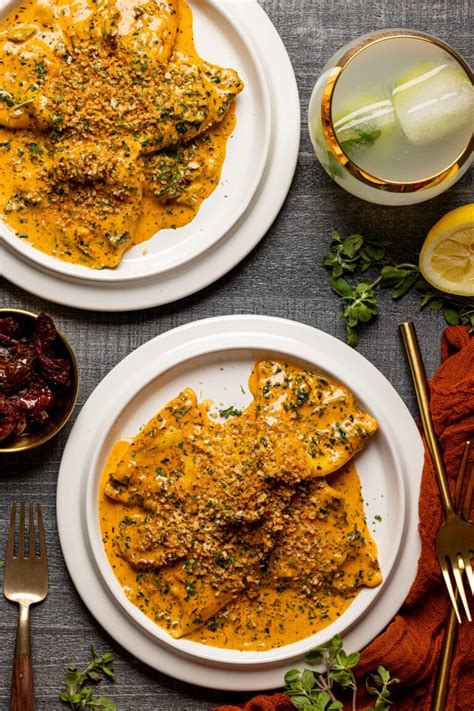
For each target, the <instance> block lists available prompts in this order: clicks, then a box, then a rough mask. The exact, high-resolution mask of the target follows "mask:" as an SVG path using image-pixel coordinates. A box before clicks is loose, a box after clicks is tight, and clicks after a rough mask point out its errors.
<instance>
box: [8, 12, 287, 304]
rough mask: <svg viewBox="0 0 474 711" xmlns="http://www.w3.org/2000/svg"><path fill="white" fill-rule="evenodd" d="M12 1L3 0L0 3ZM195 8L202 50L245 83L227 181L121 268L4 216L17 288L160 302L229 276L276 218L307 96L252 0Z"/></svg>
mask: <svg viewBox="0 0 474 711" xmlns="http://www.w3.org/2000/svg"><path fill="white" fill-rule="evenodd" d="M6 4H7V3H6V2H5V0H3V4H2V0H0V8H1V7H2V6H6ZM8 4H9V5H10V4H11V3H8ZM191 5H192V8H193V11H194V15H195V28H196V32H195V34H196V42H197V46H198V49H199V50H200V51H201V52H202V54H203V56H204V57H206V58H209V59H210V60H213V61H215V62H218V63H221V64H227V65H229V66H235V67H236V68H237V69H238V71H239V72H240V73H241V75H242V78H243V79H244V82H245V83H246V88H245V90H244V92H243V93H242V94H241V95H240V96H239V97H238V99H237V116H238V121H237V127H236V130H235V132H234V134H233V136H232V137H231V138H230V139H229V142H228V154H227V158H226V161H225V163H224V169H223V174H222V181H221V185H220V186H219V187H218V188H217V189H216V191H215V192H214V193H213V194H212V195H211V196H210V197H209V199H208V200H206V201H205V202H204V204H203V206H202V207H201V210H200V212H199V213H198V215H197V217H196V218H195V220H193V222H191V223H190V224H189V225H187V226H185V227H183V228H181V229H179V230H176V231H175V230H164V231H161V232H160V233H158V234H157V235H156V236H155V237H154V238H152V239H151V240H148V241H147V242H144V243H142V244H141V245H137V246H136V247H134V248H133V249H132V250H130V251H129V252H127V253H126V255H125V257H124V259H123V261H122V263H121V264H120V266H119V267H118V268H117V269H115V270H101V271H96V270H90V269H87V268H86V267H80V266H78V265H71V264H67V263H64V262H61V261H60V260H56V259H54V258H52V257H50V256H48V255H45V254H44V253H42V252H40V251H39V250H36V249H34V248H33V247H32V246H31V245H29V244H28V243H25V242H23V241H22V240H18V239H17V238H16V237H15V236H14V235H12V234H11V232H10V231H9V229H8V228H7V227H6V226H5V225H4V224H3V223H0V235H1V236H2V237H3V244H4V248H3V255H1V256H2V259H1V262H2V271H3V273H4V275H5V276H6V277H7V278H8V279H10V280H11V281H13V282H14V283H16V284H17V285H19V286H22V287H25V286H26V288H27V289H28V290H29V291H32V292H33V293H36V294H38V295H39V296H43V297H46V298H48V299H51V300H53V301H57V302H59V303H63V304H66V305H69V306H76V307H78V308H85V309H97V308H100V309H101V310H106V311H124V310H134V309H140V308H147V307H150V306H156V305H158V304H162V303H167V302H169V301H174V300H176V299H178V298H181V297H183V296H186V295H188V294H190V293H193V292H194V291H197V290H199V289H200V288H202V287H204V286H206V285H207V284H209V283H210V282H212V281H214V280H215V279H217V278H219V277H220V276H222V274H224V273H225V272H227V271H228V270H229V269H231V268H232V267H233V266H235V264H237V263H238V262H239V261H240V260H241V259H242V258H243V257H244V256H245V255H246V254H247V253H248V252H249V251H250V250H251V249H252V248H253V247H254V246H255V245H256V244H257V242H258V241H259V240H260V239H261V238H262V237H263V235H264V234H265V232H266V230H267V229H268V227H269V226H270V224H271V223H272V221H273V220H274V219H275V217H276V215H277V213H278V211H279V209H280V207H281V204H282V203H283V200H284V199H285V197H286V194H287V192H288V189H289V186H290V183H291V179H292V177H293V173H294V169H295V165H296V159H297V155H298V147H299V131H300V126H299V120H300V115H299V100H298V93H297V89H296V82H295V78H294V73H293V70H292V67H291V64H290V61H289V59H288V55H287V54H286V50H285V49H284V47H283V45H282V43H281V40H280V38H279V37H278V34H277V33H276V31H275V29H274V27H273V25H272V24H271V22H270V20H269V19H268V17H267V16H266V15H265V13H264V12H263V10H262V9H261V8H260V7H259V6H258V5H257V3H256V2H254V0H238V1H237V2H235V1H233V2H222V1H220V2H219V1H218V0H207V1H206V2H197V0H196V1H195V2H193V1H191ZM144 250H146V254H144V253H143V252H144Z"/></svg>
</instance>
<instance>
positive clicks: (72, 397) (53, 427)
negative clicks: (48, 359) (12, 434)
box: [0, 309, 79, 454]
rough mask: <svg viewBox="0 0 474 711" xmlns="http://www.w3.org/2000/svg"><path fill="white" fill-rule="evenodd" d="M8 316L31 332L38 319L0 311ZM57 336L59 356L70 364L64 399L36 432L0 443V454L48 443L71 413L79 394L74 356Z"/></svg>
mask: <svg viewBox="0 0 474 711" xmlns="http://www.w3.org/2000/svg"><path fill="white" fill-rule="evenodd" d="M8 316H13V318H15V319H17V320H18V321H20V322H22V323H24V324H25V325H26V326H27V327H28V326H29V327H30V328H31V330H32V329H33V327H34V323H35V321H36V319H37V318H38V316H37V314H33V313H31V312H30V311H23V310H22V309H0V318H6V317H8ZM58 336H59V339H60V341H61V344H62V350H63V353H61V355H62V357H64V358H67V359H68V360H69V362H70V363H71V382H70V383H69V385H68V388H67V390H66V391H65V393H64V397H63V398H61V407H60V408H58V411H57V412H56V411H54V412H53V414H52V416H51V418H50V419H49V420H48V422H47V423H46V424H45V425H44V426H40V427H38V430H37V431H34V432H29V433H28V434H25V435H20V436H18V437H17V438H16V439H13V440H12V442H11V443H9V444H8V445H7V446H2V443H1V442H0V454H12V453H13V452H21V451H25V450H28V449H34V448H35V447H39V446H40V445H41V444H44V443H45V442H48V440H50V439H51V438H52V437H54V436H55V435H57V434H58V432H60V430H62V428H63V427H64V425H65V424H66V422H67V421H68V420H69V418H70V417H71V415H72V413H73V410H74V407H75V405H76V401H77V395H78V392H79V371H78V368H77V361H76V356H75V355H74V351H73V350H72V348H71V346H70V345H69V343H68V341H67V339H66V338H65V336H64V335H63V334H62V333H61V332H60V331H58Z"/></svg>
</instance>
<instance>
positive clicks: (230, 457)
mask: <svg viewBox="0 0 474 711" xmlns="http://www.w3.org/2000/svg"><path fill="white" fill-rule="evenodd" d="M249 385H250V389H251V392H252V395H253V397H254V399H253V400H252V402H251V403H250V404H249V405H248V406H247V407H246V408H245V409H244V410H243V411H241V412H240V411H238V410H235V408H231V409H230V410H229V411H223V412H224V414H226V415H227V414H228V415H229V417H228V419H226V420H225V421H222V420H216V419H213V418H212V417H210V416H209V413H208V407H209V403H198V401H197V397H196V395H195V393H194V392H193V391H192V390H191V389H189V388H187V389H185V390H183V392H182V393H181V394H180V395H178V397H177V398H175V399H174V400H172V401H171V402H170V403H168V405H167V406H166V407H164V408H163V409H162V410H161V411H160V412H159V413H157V415H155V416H154V417H153V418H152V419H151V420H150V422H148V423H147V424H146V425H145V426H144V427H143V428H142V430H141V431H140V432H139V433H138V434H137V435H136V436H135V437H134V438H133V439H131V440H121V441H119V442H117V444H116V445H115V447H114V448H113V450H112V452H111V454H110V457H109V460H108V462H107V465H106V467H105V469H104V476H103V483H102V489H101V497H100V501H99V508H100V511H101V525H102V531H103V535H104V544H105V547H106V552H107V555H108V556H109V559H110V560H111V562H112V563H113V566H114V570H115V573H116V575H117V577H118V578H119V580H120V582H121V583H122V585H123V586H124V588H125V589H126V591H127V594H128V596H129V597H130V600H131V601H132V602H133V603H134V604H135V605H137V606H138V607H139V608H140V609H141V610H142V611H143V612H144V613H145V614H146V615H148V616H149V617H151V619H153V620H155V621H156V622H157V623H158V624H160V625H161V626H163V627H164V628H165V629H166V630H167V631H168V632H169V634H170V635H172V636H173V637H176V638H177V637H181V636H187V637H188V638H190V639H194V640H197V641H202V642H205V643H208V644H216V645H218V646H237V647H238V648H242V649H243V648H253V649H261V648H270V647H272V646H279V645H281V644H284V643H287V642H289V641H293V640H294V639H300V638H301V637H302V636H306V635H308V634H311V633H313V632H314V631H316V630H317V629H321V628H322V627H324V626H325V624H328V623H329V622H330V621H332V619H335V618H336V617H337V615H338V614H340V613H341V612H342V611H343V610H344V609H345V608H346V607H347V606H348V605H349V604H350V602H351V601H352V600H353V599H354V597H355V596H356V595H357V593H358V591H359V590H360V589H361V588H362V587H364V586H367V587H373V586H376V585H378V584H380V582H381V574H380V569H379V566H378V562H377V551H376V547H375V544H374V542H373V540H372V538H371V535H370V533H369V531H368V529H367V525H366V522H365V519H364V511H363V505H362V504H363V502H362V496H361V489H360V482H359V478H358V475H357V472H356V470H355V467H354V465H353V461H352V459H353V457H354V454H355V453H356V452H357V451H359V450H360V449H361V447H362V446H363V445H364V444H365V443H366V442H367V440H368V439H369V437H370V436H371V435H373V434H374V433H375V431H376V429H377V423H376V421H375V420H374V419H373V418H372V417H371V416H370V415H368V414H367V413H365V412H363V411H362V409H361V408H360V407H359V406H358V405H357V403H356V402H355V399H354V396H353V394H352V393H351V392H350V391H349V390H348V389H347V388H345V387H343V386H341V385H340V384H338V383H336V382H335V381H333V380H331V379H330V378H328V377H326V376H323V375H321V374H319V373H317V372H314V371H310V370H308V369H305V368H301V367H299V366H297V365H295V364H289V363H285V362H281V361H276V360H262V361H260V362H258V363H256V364H255V367H254V369H253V371H252V374H251V376H250V380H249ZM335 432H337V433H340V432H342V434H334V433H335ZM316 439H317V442H318V447H317V448H315V444H314V442H315V440H316ZM275 606H276V607H277V608H278V609H279V618H278V619H279V620H280V622H279V627H277V626H276V623H274V622H273V621H272V619H273V612H272V610H273V608H274V607H275ZM295 609H297V610H298V611H299V612H297V613H295ZM284 610H286V613H285V612H284ZM303 611H304V613H303ZM305 615H307V616H308V617H307V619H305V620H303V621H304V624H302V618H304V616H305ZM250 621H251V622H250ZM295 621H296V622H295ZM265 638H268V639H267V640H265ZM262 645H264V646H263V647H262ZM265 645H266V646H265Z"/></svg>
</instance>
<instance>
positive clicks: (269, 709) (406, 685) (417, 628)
mask: <svg viewBox="0 0 474 711" xmlns="http://www.w3.org/2000/svg"><path fill="white" fill-rule="evenodd" d="M441 360H442V363H441V366H440V367H439V369H438V370H437V372H436V373H435V375H434V377H433V380H432V381H431V385H430V389H431V412H432V416H433V421H434V426H435V430H436V433H437V435H438V437H439V439H440V442H441V447H442V449H443V454H444V461H445V464H446V471H447V473H448V476H449V478H450V481H451V484H452V487H451V494H453V492H454V481H455V480H456V477H457V473H458V471H459V466H460V462H461V456H462V452H463V449H464V444H465V442H466V440H467V439H471V440H474V338H473V337H472V336H470V335H469V329H468V327H464V326H450V327H449V328H447V329H446V330H445V332H444V334H443V338H442V342H441ZM473 462H474V446H473V447H471V452H470V464H471V465H472V463H473ZM419 515H420V526H419V530H420V536H421V542H422V550H421V555H420V559H419V561H418V572H417V576H416V579H415V582H414V583H413V585H412V588H411V590H410V592H409V594H408V597H407V599H406V601H405V604H404V605H403V607H402V608H401V610H400V612H399V614H398V615H397V616H396V617H395V618H394V619H393V620H392V622H391V623H390V624H389V626H388V627H387V628H386V629H385V630H384V632H382V634H381V635H379V637H377V638H376V639H374V641H373V642H372V643H371V644H369V646H368V647H366V649H364V650H363V652H362V656H361V661H360V664H359V666H358V668H357V676H358V680H359V686H361V687H362V688H361V692H362V693H361V696H360V698H359V699H358V708H359V709H360V711H362V710H363V709H365V708H366V707H367V706H368V705H370V704H371V701H373V697H370V696H367V695H366V694H365V693H364V680H365V678H366V676H367V675H368V674H369V673H370V672H372V671H375V670H376V668H377V666H378V665H379V664H383V666H385V667H387V669H389V670H390V673H391V675H392V676H393V677H398V678H399V679H400V683H399V684H398V685H397V686H396V687H391V688H392V689H393V692H392V699H393V701H394V705H393V707H392V708H393V709H394V711H429V709H430V705H431V699H432V693H433V687H434V683H435V678H436V672H437V666H438V659H439V654H440V650H441V645H442V642H443V636H444V626H445V623H446V620H447V617H448V614H449V610H450V603H449V599H448V595H447V592H446V590H445V586H444V583H443V581H442V579H441V573H440V570H439V566H438V561H437V556H436V550H435V546H434V539H435V534H436V531H437V530H438V528H439V526H440V525H441V523H442V521H443V509H442V506H441V500H440V497H439V493H438V488H437V484H436V479H435V474H434V470H433V466H432V463H431V459H430V457H429V455H428V454H427V453H426V448H425V463H424V467H423V474H422V480H421V492H420V502H419ZM239 708H243V709H244V711H294V707H293V705H292V704H291V702H290V701H289V699H288V698H287V697H286V696H285V695H284V694H273V695H272V696H256V697H255V698H253V699H251V701H249V702H248V703H247V704H245V706H244V707H237V706H225V705H224V706H220V707H219V708H218V709H216V711H238V709H239ZM446 711H474V628H473V625H469V624H466V623H465V624H463V625H461V626H460V628H459V634H458V641H457V645H456V651H455V655H454V659H453V665H452V669H451V677H450V690H449V698H448V704H447V707H446Z"/></svg>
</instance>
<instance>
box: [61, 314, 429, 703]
mask: <svg viewBox="0 0 474 711" xmlns="http://www.w3.org/2000/svg"><path fill="white" fill-rule="evenodd" d="M262 356H277V357H278V356H282V357H283V358H285V359H289V360H290V361H292V362H296V363H300V364H302V365H305V366H307V367H309V368H314V369H316V370H319V371H323V372H326V373H327V374H329V375H330V376H331V377H333V378H334V379H336V380H337V381H339V382H341V383H343V384H345V385H346V386H348V387H349V388H350V389H351V390H352V392H353V393H354V394H355V396H356V398H357V399H358V401H359V402H360V404H361V405H362V407H363V408H364V409H365V410H367V411H368V412H370V413H371V414H372V415H374V416H375V417H376V419H377V420H378V422H379V427H380V431H379V433H378V434H377V436H376V437H375V438H374V439H373V441H371V442H370V445H369V446H368V447H367V448H366V449H365V450H364V451H363V452H362V453H361V454H360V455H359V456H358V459H357V469H358V471H359V473H360V477H361V481H362V488H363V496H364V501H365V504H366V509H365V513H366V517H367V521H368V523H369V525H371V524H373V523H374V522H375V521H377V523H376V525H371V529H373V536H374V539H375V542H376V544H377V548H378V558H379V562H380V566H381V570H382V574H383V583H382V584H381V585H380V586H378V587H377V588H372V589H369V588H366V589H363V590H362V591H361V592H360V593H359V595H358V596H357V598H356V599H355V601H354V602H353V603H352V604H351V605H350V607H349V608H348V609H347V610H346V612H345V613H343V614H342V615H341V617H339V618H338V619H337V621H336V622H334V623H333V624H331V625H330V626H329V627H327V628H326V629H324V630H322V631H321V632H319V633H317V634H316V635H313V636H311V637H307V638H306V639H304V640H301V641H299V642H296V643H292V644H289V645H286V646H283V647H280V648H277V649H274V650H270V651H266V652H242V651H237V650H229V649H219V648H215V647H210V646H206V645H203V644H200V643H197V642H193V641H190V640H186V639H180V640H176V639H173V638H172V637H171V636H170V635H168V633H167V632H166V631H165V630H163V629H161V628H160V627H158V626H157V625H155V624H154V623H153V622H152V621H151V620H150V619H149V618H148V617H146V616H145V615H144V614H143V613H142V612H141V611H140V610H139V609H138V608H136V607H135V606H134V605H133V604H132V603H131V602H130V601H129V600H128V599H127V597H126V595H125V593H124V591H123V590H122V588H121V587H120V585H119V583H118V581H117V579H116V578H115V575H114V573H113V571H112V569H111V567H110V564H109V562H108V560H107V558H106V555H105V552H104V548H103V544H102V537H101V532H100V526H99V515H98V497H99V482H100V477H101V473H102V470H103V466H104V464H105V460H106V458H107V454H108V453H109V452H110V449H111V446H112V444H113V443H114V442H116V441H117V440H118V439H120V438H122V437H127V436H132V435H134V434H135V432H137V431H138V430H139V428H140V426H141V425H142V424H143V423H144V422H147V421H148V420H149V419H150V418H151V416H152V415H153V414H154V413H155V412H157V411H159V410H160V409H161V408H162V407H163V406H164V405H165V404H166V403H167V402H168V401H169V400H170V399H172V398H173V397H174V396H175V395H176V394H177V393H178V392H180V391H181V390H183V389H184V388H185V387H188V386H189V387H192V388H193V389H194V390H195V391H196V393H197V394H198V397H199V399H200V400H202V399H208V398H209V399H212V400H214V401H215V402H216V403H224V404H228V403H232V404H234V405H237V406H243V405H246V404H247V402H248V400H247V399H248V397H249V396H248V395H245V393H244V392H242V388H241V385H244V386H246V383H247V380H248V376H249V374H250V371H251V368H252V366H253V364H254V363H255V361H256V360H258V359H259V358H261V357H262ZM243 389H244V390H245V391H246V390H247V388H246V387H244V388H243ZM97 433H100V436H99V437H98V436H97ZM422 463H423V448H422V444H421V439H420V436H419V433H418V431H417V429H416V426H415V423H414V421H413V419H412V417H411V415H410V413H409V412H408V410H407V408H406V407H405V405H404V403H403V402H402V400H401V399H400V397H399V395H398V394H397V393H396V392H395V390H394V389H393V388H392V386H391V385H390V383H389V382H388V381H387V380H386V379H385V378H384V376H383V375H382V374H381V373H380V372H379V371H378V370H377V369H376V368H375V367H374V366H373V365H372V364H370V363H369V362H368V361H367V360H365V358H363V357H362V356H361V355H360V354H358V353H356V352H355V351H354V350H352V349H351V348H349V347H348V346H346V345H345V344H344V343H342V342H340V341H338V340H337V339H335V338H333V337H332V336H329V335H328V334H325V333H323V332H321V331H317V330H315V329H313V328H310V327H308V326H304V325H302V324H298V323H294V322H292V321H285V320H282V319H273V318H269V317H263V316H262V317H259V316H231V317H220V318H215V319H208V320H205V321H200V322H195V323H192V324H188V325H186V326H183V327H181V328H178V329H175V330H173V331H169V332H167V333H165V334H163V335H161V336H159V337H158V338H155V339H154V340H152V341H150V342H148V343H146V344H145V345H144V346H142V347H141V348H139V349H138V350H136V351H135V352H133V353H132V354H130V355H129V356H127V358H125V359H124V360H123V361H122V362H121V363H120V364H119V365H118V366H116V367H115V368H114V369H113V370H112V371H111V372H110V373H109V375H107V376H106V378H105V379H104V380H103V381H102V383H101V384H100V385H99V386H98V388H97V389H96V390H95V392H94V393H93V394H92V396H91V397H90V399H89V401H88V402H87V404H86V405H85V407H84V408H83V410H82V411H81V413H80V415H79V417H78V419H77V421H76V424H75V426H74V428H73V430H72V432H71V435H70V437H69V440H68V443H67V446H66V449H65V452H64V456H63V460H62V463H61V469H60V474H59V482H58V495H57V507H58V509H57V515H58V527H59V534H60V539H61V545H62V549H63V553H64V557H65V560H66V563H67V565H68V568H69V572H70V574H71V577H72V579H73V581H74V583H75V585H76V587H77V589H78V591H79V594H80V595H81V597H82V599H83V600H84V602H85V604H86V605H87V606H88V607H89V609H90V611H91V612H92V614H93V615H94V616H95V617H96V618H97V620H98V621H99V622H100V623H101V624H102V625H103V627H104V628H105V629H106V630H107V631H108V632H109V634H110V635H112V637H114V638H115V639H116V640H117V641H118V642H120V643H121V644H122V645H123V646H124V647H125V648H126V649H127V650H128V651H130V652H131V653H132V654H134V655H135V656H136V657H138V658H139V659H141V660H142V661H144V662H146V663H147V664H149V665H150V666H152V667H154V668H156V669H159V670H160V671H162V672H165V673H167V674H170V675H171V676H175V677H177V678H179V679H181V680H183V681H187V682H191V683H194V684H200V685H203V686H208V687H215V688H219V689H228V690H231V689H238V690H249V691H250V690H256V689H267V688H274V687H278V686H281V685H282V681H283V675H284V673H285V670H286V669H287V668H289V666H290V665H291V666H295V665H297V664H298V663H299V662H301V660H302V658H303V656H304V654H305V653H306V652H308V651H309V650H310V649H311V648H312V647H314V646H317V645H319V644H323V643H325V642H327V641H328V640H329V639H330V638H331V637H332V636H333V635H334V634H336V633H340V634H342V635H343V636H344V643H345V648H346V649H347V650H348V651H354V650H360V649H361V648H362V647H364V646H365V645H366V644H367V643H368V642H370V640H371V639H373V637H375V636H376V635H377V634H378V633H379V632H380V631H381V630H382V629H383V628H384V627H385V626H386V625H387V624H388V622H389V621H390V619H391V618H392V617H393V615H394V614H395V613H396V612H397V610H398V609H399V607H400V606H401V604H402V603H403V601H404V599H405V598H406V595H407V593H408V590H409V588H410V585H411V583H412V581H413V579H414V576H415V572H416V565H417V560H418V555H419V539H418V512H417V501H418V493H419V483H420V473H421V469H422Z"/></svg>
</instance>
